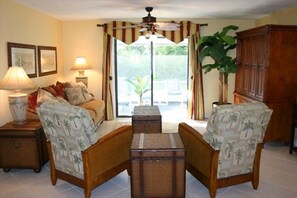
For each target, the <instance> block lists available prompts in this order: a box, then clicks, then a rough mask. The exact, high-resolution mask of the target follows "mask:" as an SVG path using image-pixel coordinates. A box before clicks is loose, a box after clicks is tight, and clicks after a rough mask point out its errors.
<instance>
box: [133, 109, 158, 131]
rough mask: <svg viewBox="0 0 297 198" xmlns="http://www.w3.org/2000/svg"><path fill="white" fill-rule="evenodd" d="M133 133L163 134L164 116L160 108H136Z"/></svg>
mask: <svg viewBox="0 0 297 198" xmlns="http://www.w3.org/2000/svg"><path fill="white" fill-rule="evenodd" d="M132 129H133V133H162V116H161V114H160V111H159V108H158V106H135V107H134V113H133V115H132Z"/></svg>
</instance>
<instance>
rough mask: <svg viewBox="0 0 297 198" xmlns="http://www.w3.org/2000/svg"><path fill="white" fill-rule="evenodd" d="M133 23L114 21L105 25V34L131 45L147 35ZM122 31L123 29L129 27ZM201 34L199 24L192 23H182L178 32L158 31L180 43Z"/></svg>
mask: <svg viewBox="0 0 297 198" xmlns="http://www.w3.org/2000/svg"><path fill="white" fill-rule="evenodd" d="M133 25H134V24H133V23H130V22H125V21H112V22H111V23H107V24H103V28H104V32H105V33H107V34H109V35H111V36H113V37H115V38H116V39H119V40H121V41H123V42H124V43H126V44H128V45H129V44H131V43H133V42H134V41H136V40H137V39H138V38H139V36H140V35H145V34H146V33H147V32H140V31H139V30H140V29H141V27H133ZM129 26H132V27H131V28H125V29H122V28H121V27H129ZM196 32H199V24H195V23H192V22H190V21H181V22H180V29H179V30H177V31H159V30H158V31H157V33H159V34H161V35H163V36H164V37H166V38H167V39H169V40H171V41H173V42H175V43H179V42H181V41H183V40H184V39H185V38H186V37H188V36H190V35H192V34H195V33H196Z"/></svg>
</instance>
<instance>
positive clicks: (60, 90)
mask: <svg viewBox="0 0 297 198" xmlns="http://www.w3.org/2000/svg"><path fill="white" fill-rule="evenodd" d="M65 86H66V85H65V83H61V82H59V81H57V82H56V86H55V87H54V88H55V90H56V92H57V96H59V97H61V98H63V99H65V100H67V96H66V93H65Z"/></svg>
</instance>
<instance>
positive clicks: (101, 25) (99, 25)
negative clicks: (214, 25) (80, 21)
mask: <svg viewBox="0 0 297 198" xmlns="http://www.w3.org/2000/svg"><path fill="white" fill-rule="evenodd" d="M104 25H106V23H103V24H97V27H103V26H104ZM199 26H201V27H202V26H208V23H202V24H199Z"/></svg>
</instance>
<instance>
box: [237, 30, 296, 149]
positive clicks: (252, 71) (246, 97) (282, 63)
mask: <svg viewBox="0 0 297 198" xmlns="http://www.w3.org/2000/svg"><path fill="white" fill-rule="evenodd" d="M236 56H237V66H238V67H237V71H236V81H235V91H234V103H243V102H254V101H261V102H264V103H265V104H266V105H267V106H268V107H269V108H271V109H272V110H273V113H272V117H271V120H270V123H269V125H268V128H267V131H266V134H265V137H264V141H265V142H270V141H283V142H286V143H289V142H290V140H291V131H292V120H293V108H294V103H295V102H296V98H297V26H288V25H265V26H261V27H256V28H253V29H250V30H245V31H241V32H237V55H236Z"/></svg>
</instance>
